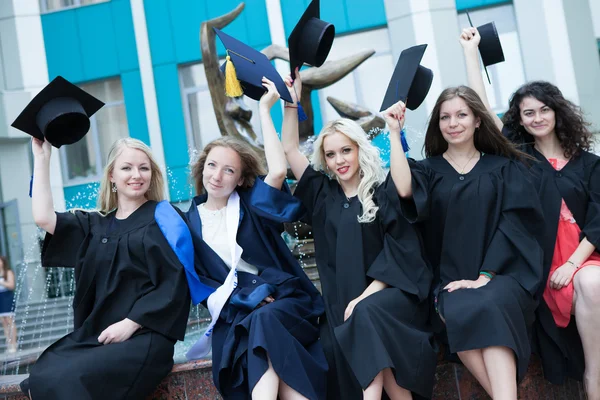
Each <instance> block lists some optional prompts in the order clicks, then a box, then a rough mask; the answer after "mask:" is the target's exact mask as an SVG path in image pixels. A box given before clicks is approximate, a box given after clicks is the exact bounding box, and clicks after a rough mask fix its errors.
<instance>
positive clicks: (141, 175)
mask: <svg viewBox="0 0 600 400" xmlns="http://www.w3.org/2000/svg"><path fill="white" fill-rule="evenodd" d="M151 179H152V169H151V164H150V159H149V158H148V156H147V155H146V153H144V152H143V151H141V150H138V149H132V148H130V147H124V148H123V151H121V154H119V155H118V156H117V158H116V159H115V164H114V168H113V170H112V172H111V173H110V181H111V182H112V183H114V184H115V185H116V186H117V194H118V195H119V196H123V197H125V198H128V199H131V200H135V199H140V198H143V197H144V195H145V194H146V192H147V191H148V188H149V187H150V181H151Z"/></svg>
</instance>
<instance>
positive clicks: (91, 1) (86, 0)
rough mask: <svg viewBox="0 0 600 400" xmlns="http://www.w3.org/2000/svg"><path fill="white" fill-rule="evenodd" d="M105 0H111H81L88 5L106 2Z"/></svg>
mask: <svg viewBox="0 0 600 400" xmlns="http://www.w3.org/2000/svg"><path fill="white" fill-rule="evenodd" d="M105 1H110V0H79V2H80V3H81V5H82V6H86V5H88V4H96V3H104V2H105Z"/></svg>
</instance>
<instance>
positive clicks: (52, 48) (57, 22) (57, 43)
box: [42, 11, 86, 82]
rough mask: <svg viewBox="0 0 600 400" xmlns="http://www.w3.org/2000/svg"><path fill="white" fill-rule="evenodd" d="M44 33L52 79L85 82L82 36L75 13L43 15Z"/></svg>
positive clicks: (65, 12)
mask: <svg viewBox="0 0 600 400" xmlns="http://www.w3.org/2000/svg"><path fill="white" fill-rule="evenodd" d="M42 31H43V33H44V44H45V46H46V61H47V64H48V74H49V75H50V79H54V78H55V77H56V76H58V75H62V76H63V77H65V78H66V79H68V80H70V81H72V82H82V81H85V80H86V78H85V75H84V73H83V62H82V60H81V40H82V38H81V36H80V35H79V29H78V26H77V19H76V14H75V12H73V11H71V12H67V11H64V12H55V13H51V14H45V15H42Z"/></svg>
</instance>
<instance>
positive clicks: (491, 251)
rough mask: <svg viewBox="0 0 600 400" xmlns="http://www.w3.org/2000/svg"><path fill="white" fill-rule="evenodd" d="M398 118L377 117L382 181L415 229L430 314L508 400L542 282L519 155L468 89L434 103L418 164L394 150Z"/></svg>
mask: <svg viewBox="0 0 600 400" xmlns="http://www.w3.org/2000/svg"><path fill="white" fill-rule="evenodd" d="M404 112H405V106H404V104H403V103H402V102H399V103H397V104H395V105H393V106H392V107H390V108H389V109H387V110H386V111H384V113H383V115H384V117H385V119H386V122H387V123H388V125H389V126H390V131H391V132H392V137H391V143H392V149H391V159H390V160H391V173H392V177H393V180H394V183H395V185H396V188H397V191H398V194H399V197H398V196H396V199H397V201H398V199H399V202H398V207H399V208H400V209H401V211H402V213H403V214H404V216H405V217H406V218H408V220H409V221H411V222H413V223H416V224H418V226H419V227H420V229H421V232H422V233H423V236H424V241H425V247H426V253H425V254H427V256H428V257H429V260H430V261H431V263H432V264H433V267H434V269H435V271H436V278H435V280H434V285H435V286H436V288H435V290H434V294H435V301H436V310H437V312H438V315H439V317H440V319H441V321H443V327H445V331H446V338H447V343H448V346H449V350H450V352H451V353H457V354H458V357H459V358H460V359H461V361H462V362H463V364H465V366H466V367H467V368H468V369H469V371H471V373H472V374H473V375H474V376H475V378H477V380H478V381H479V383H480V384H481V385H482V386H483V388H484V389H485V390H486V392H487V393H488V394H489V395H490V396H491V397H493V398H494V399H495V400H504V399H507V400H508V399H510V400H516V398H517V381H518V379H521V378H523V376H524V374H525V372H526V370H527V365H528V362H529V356H530V353H531V349H530V345H529V332H530V329H531V326H532V324H533V320H534V309H535V305H536V301H535V298H534V296H535V294H536V292H537V290H538V287H539V285H540V282H541V274H542V249H541V246H540V244H539V242H538V237H537V236H536V235H537V234H538V233H539V232H540V231H541V229H542V228H543V226H542V223H543V221H542V218H541V212H540V209H539V201H538V199H537V196H536V194H535V191H534V190H533V188H532V187H531V184H530V182H529V181H528V179H527V177H526V175H525V174H524V173H523V172H524V169H525V168H524V166H523V165H522V164H521V161H519V160H520V159H521V160H522V159H523V158H524V157H525V156H524V155H523V154H522V153H520V152H519V151H517V150H515V149H514V147H513V146H512V145H511V143H510V142H509V141H508V140H507V139H506V138H504V137H503V136H502V134H501V133H500V131H499V130H498V128H497V127H496V125H495V124H494V121H493V120H492V118H491V117H490V115H489V114H488V113H487V111H486V109H485V106H484V105H483V103H482V102H481V100H480V99H479V96H477V94H476V93H475V92H474V91H473V90H472V89H469V88H468V87H465V86H459V87H453V88H448V89H446V90H444V91H443V92H442V93H441V95H440V96H439V98H438V99H437V102H436V104H435V106H434V108H433V111H432V113H431V119H430V121H429V125H428V127H427V133H426V137H425V155H426V157H427V158H425V159H424V160H422V161H419V162H415V161H412V160H410V161H409V160H407V159H406V157H405V155H404V152H403V151H402V150H401V149H399V143H400V138H399V132H400V129H401V128H402V126H403V124H404ZM442 337H443V336H442Z"/></svg>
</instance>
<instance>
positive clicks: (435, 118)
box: [423, 86, 530, 161]
mask: <svg viewBox="0 0 600 400" xmlns="http://www.w3.org/2000/svg"><path fill="white" fill-rule="evenodd" d="M456 97H460V98H461V99H463V100H464V101H465V103H467V106H468V107H469V108H470V109H471V111H472V112H473V114H474V116H475V118H479V119H480V121H481V123H480V124H479V129H476V130H475V134H474V135H473V141H474V144H475V148H476V149H477V150H478V151H482V152H484V153H486V154H494V155H498V156H504V157H508V158H511V159H516V160H520V161H525V160H527V159H529V158H530V157H529V156H527V155H526V154H525V153H523V152H521V151H519V150H517V149H516V147H515V145H514V144H512V143H511V142H510V141H509V140H508V139H507V138H505V137H504V136H503V135H502V133H501V132H500V130H499V129H498V127H497V126H496V124H495V122H494V119H493V118H492V116H491V115H490V113H489V112H488V110H487V109H486V108H485V105H484V104H483V102H482V101H481V98H480V97H479V95H477V93H475V91H474V90H473V89H471V88H470V87H467V86H457V87H449V88H447V89H445V90H444V91H443V92H442V93H441V94H440V97H438V99H437V102H436V103H435V106H434V107H433V111H431V117H430V119H429V124H428V126H427V133H426V134H425V143H424V144H423V149H424V151H425V156H426V157H434V156H439V155H441V154H443V153H444V152H445V151H446V150H448V142H446V139H444V137H443V136H442V131H441V129H440V112H441V108H442V104H443V103H444V102H446V101H449V100H452V99H454V98H456Z"/></svg>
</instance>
